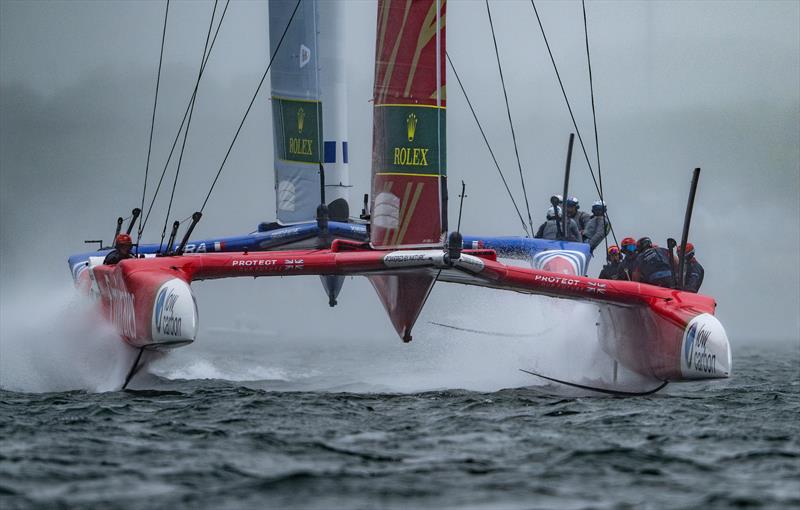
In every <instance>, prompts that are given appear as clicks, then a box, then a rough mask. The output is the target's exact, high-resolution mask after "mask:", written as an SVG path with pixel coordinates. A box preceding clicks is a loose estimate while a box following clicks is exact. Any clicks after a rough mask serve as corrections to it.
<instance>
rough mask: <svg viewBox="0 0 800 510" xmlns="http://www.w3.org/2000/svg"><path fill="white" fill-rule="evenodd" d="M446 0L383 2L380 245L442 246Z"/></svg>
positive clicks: (376, 201)
mask: <svg viewBox="0 0 800 510" xmlns="http://www.w3.org/2000/svg"><path fill="white" fill-rule="evenodd" d="M445 81H446V80H445V0H419V1H415V2H410V1H407V2H406V1H397V0H379V2H378V30H377V41H376V50H375V87H374V93H373V100H374V110H373V140H372V196H373V197H374V198H373V203H372V228H371V238H370V243H371V244H372V246H373V247H375V248H390V247H404V248H422V247H435V246H442V245H443V241H444V235H445V232H446V230H447V226H446V223H447V219H446V203H445V202H446V197H447V184H446V167H447V154H446V135H445V134H446V115H445V107H446V96H445Z"/></svg>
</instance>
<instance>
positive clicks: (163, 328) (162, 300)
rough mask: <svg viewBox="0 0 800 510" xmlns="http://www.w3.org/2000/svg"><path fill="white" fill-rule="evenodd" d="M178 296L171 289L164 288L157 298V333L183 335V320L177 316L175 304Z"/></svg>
mask: <svg viewBox="0 0 800 510" xmlns="http://www.w3.org/2000/svg"><path fill="white" fill-rule="evenodd" d="M177 301H178V294H176V293H175V291H174V290H173V289H171V288H168V287H164V288H163V289H161V291H160V292H159V293H158V297H157V298H156V313H155V315H156V331H158V332H159V333H162V334H164V335H170V336H180V335H181V318H180V317H179V316H176V314H175V303H176V302H177Z"/></svg>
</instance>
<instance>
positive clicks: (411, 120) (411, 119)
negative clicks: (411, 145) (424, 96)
mask: <svg viewBox="0 0 800 510" xmlns="http://www.w3.org/2000/svg"><path fill="white" fill-rule="evenodd" d="M406 127H407V128H408V141H409V142H413V141H414V135H415V134H416V132H417V116H416V115H415V114H413V113H412V114H410V115H409V116H408V118H406Z"/></svg>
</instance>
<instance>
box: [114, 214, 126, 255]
mask: <svg viewBox="0 0 800 510" xmlns="http://www.w3.org/2000/svg"><path fill="white" fill-rule="evenodd" d="M123 221H125V220H123V219H122V216H120V217H119V218H117V230H115V231H114V240H113V241H111V246H114V247H116V246H117V236H118V235H119V233H120V231H122V222H123Z"/></svg>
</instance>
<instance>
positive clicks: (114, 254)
mask: <svg viewBox="0 0 800 510" xmlns="http://www.w3.org/2000/svg"><path fill="white" fill-rule="evenodd" d="M132 258H133V255H132V254H131V253H128V254H127V255H123V254H122V253H120V252H119V250H111V253H109V254H108V255H106V258H105V259H104V260H103V264H112V265H113V264H116V263H117V262H119V261H120V260H124V259H132Z"/></svg>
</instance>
